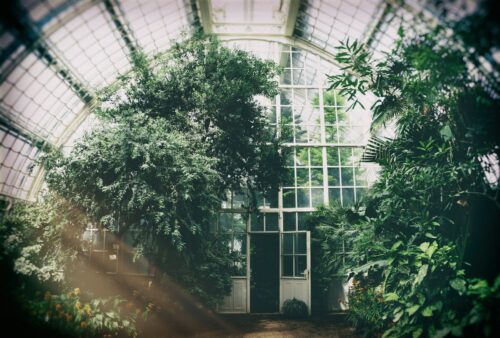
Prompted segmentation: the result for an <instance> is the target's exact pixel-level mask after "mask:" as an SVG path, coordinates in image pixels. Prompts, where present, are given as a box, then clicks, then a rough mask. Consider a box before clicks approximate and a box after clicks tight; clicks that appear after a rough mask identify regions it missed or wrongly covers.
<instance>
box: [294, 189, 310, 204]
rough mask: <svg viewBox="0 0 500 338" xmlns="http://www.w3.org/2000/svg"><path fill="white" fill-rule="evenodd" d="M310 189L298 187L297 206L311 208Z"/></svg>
mask: <svg viewBox="0 0 500 338" xmlns="http://www.w3.org/2000/svg"><path fill="white" fill-rule="evenodd" d="M309 200H310V197H309V189H297V207H298V208H309V207H310V205H309Z"/></svg>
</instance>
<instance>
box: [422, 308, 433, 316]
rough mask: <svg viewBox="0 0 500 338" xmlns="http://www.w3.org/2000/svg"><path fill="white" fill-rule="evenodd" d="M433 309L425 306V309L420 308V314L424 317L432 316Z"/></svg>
mask: <svg viewBox="0 0 500 338" xmlns="http://www.w3.org/2000/svg"><path fill="white" fill-rule="evenodd" d="M432 312H433V309H432V307H430V306H427V307H426V308H425V309H423V310H422V316H424V317H431V316H432Z"/></svg>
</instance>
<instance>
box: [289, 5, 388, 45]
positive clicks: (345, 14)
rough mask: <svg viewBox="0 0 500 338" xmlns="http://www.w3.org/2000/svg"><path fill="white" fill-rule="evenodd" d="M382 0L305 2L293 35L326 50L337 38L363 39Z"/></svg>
mask: <svg viewBox="0 0 500 338" xmlns="http://www.w3.org/2000/svg"><path fill="white" fill-rule="evenodd" d="M383 3H384V1H383V0H311V1H308V2H307V3H306V2H304V3H303V5H302V7H301V11H300V15H299V17H298V18H297V23H296V25H295V34H297V35H298V36H300V37H302V38H304V39H305V40H307V41H309V42H312V43H314V44H316V45H318V47H321V48H324V49H325V50H326V51H327V52H334V51H335V47H336V46H338V44H339V41H343V40H345V39H346V38H349V39H350V40H356V39H358V40H359V39H364V38H365V34H366V32H368V31H369V28H370V25H369V24H370V22H371V21H373V19H374V18H376V16H377V13H378V12H379V11H380V9H381V6H382V4H383Z"/></svg>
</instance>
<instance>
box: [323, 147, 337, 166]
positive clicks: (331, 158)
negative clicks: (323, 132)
mask: <svg viewBox="0 0 500 338" xmlns="http://www.w3.org/2000/svg"><path fill="white" fill-rule="evenodd" d="M326 160H327V164H328V165H329V166H336V165H339V150H338V149H337V148H326Z"/></svg>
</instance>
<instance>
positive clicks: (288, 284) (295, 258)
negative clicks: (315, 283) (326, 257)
mask: <svg viewBox="0 0 500 338" xmlns="http://www.w3.org/2000/svg"><path fill="white" fill-rule="evenodd" d="M280 256H281V257H280V276H281V277H280V311H282V306H283V303H284V302H285V301H286V300H287V299H292V298H296V299H299V300H302V301H303V302H304V303H306V305H307V307H308V309H309V314H311V233H310V232H309V231H288V232H283V233H281V237H280Z"/></svg>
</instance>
